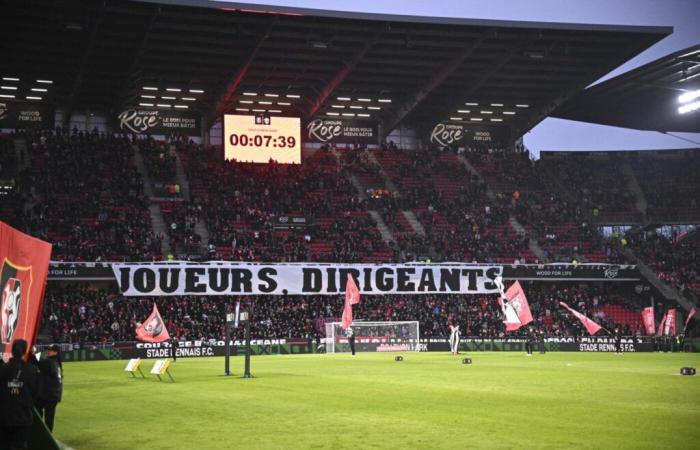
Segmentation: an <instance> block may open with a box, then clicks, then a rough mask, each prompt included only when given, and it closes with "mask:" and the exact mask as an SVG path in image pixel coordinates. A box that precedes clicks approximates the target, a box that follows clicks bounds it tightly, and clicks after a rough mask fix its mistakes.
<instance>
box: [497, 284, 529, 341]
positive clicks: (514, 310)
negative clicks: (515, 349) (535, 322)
mask: <svg viewBox="0 0 700 450" xmlns="http://www.w3.org/2000/svg"><path fill="white" fill-rule="evenodd" d="M505 299H506V300H507V302H505V303H504V302H503V301H502V300H501V307H502V308H503V313H504V314H505V316H506V320H504V321H503V323H505V324H506V331H515V330H517V329H518V328H520V327H522V326H523V325H527V324H528V323H530V322H532V313H530V305H529V304H528V302H527V297H526V296H525V292H524V291H523V288H522V286H520V283H519V282H517V281H516V282H515V283H513V284H512V285H511V286H510V287H509V288H508V290H507V291H506V298H505Z"/></svg>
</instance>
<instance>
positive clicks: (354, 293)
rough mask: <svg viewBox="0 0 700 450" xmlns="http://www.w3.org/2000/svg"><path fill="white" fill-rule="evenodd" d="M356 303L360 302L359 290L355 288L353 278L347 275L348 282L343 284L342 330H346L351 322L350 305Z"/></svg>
mask: <svg viewBox="0 0 700 450" xmlns="http://www.w3.org/2000/svg"><path fill="white" fill-rule="evenodd" d="M358 303H360V290H359V289H358V288H357V285H356V284H355V280H354V279H353V278H352V277H351V276H350V275H348V282H347V283H346V285H345V306H344V307H343V319H342V327H343V330H347V328H348V327H349V326H350V324H351V323H352V305H356V304H358Z"/></svg>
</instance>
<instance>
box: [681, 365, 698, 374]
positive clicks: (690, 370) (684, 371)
mask: <svg viewBox="0 0 700 450" xmlns="http://www.w3.org/2000/svg"><path fill="white" fill-rule="evenodd" d="M681 375H695V367H681Z"/></svg>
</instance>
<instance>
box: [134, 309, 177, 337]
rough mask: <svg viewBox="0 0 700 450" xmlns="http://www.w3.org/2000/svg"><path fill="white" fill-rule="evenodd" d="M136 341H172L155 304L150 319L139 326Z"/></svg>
mask: <svg viewBox="0 0 700 450" xmlns="http://www.w3.org/2000/svg"><path fill="white" fill-rule="evenodd" d="M136 339H138V340H139V341H144V342H164V341H167V340H169V339H170V333H168V329H167V328H166V327H165V323H164V322H163V318H162V317H161V316H160V313H159V312H158V307H157V306H156V304H155V303H154V304H153V310H152V311H151V315H150V316H148V319H146V320H145V321H144V323H142V324H137V326H136Z"/></svg>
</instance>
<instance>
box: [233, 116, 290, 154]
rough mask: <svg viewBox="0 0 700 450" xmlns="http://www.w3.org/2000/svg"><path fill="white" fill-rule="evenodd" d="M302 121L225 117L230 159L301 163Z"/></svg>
mask: <svg viewBox="0 0 700 450" xmlns="http://www.w3.org/2000/svg"><path fill="white" fill-rule="evenodd" d="M300 135H301V120H300V119H299V118H298V117H276V116H268V115H257V116H241V115H232V114H226V115H224V155H225V157H226V159H227V160H231V159H235V160H236V161H241V162H256V163H267V162H270V160H273V161H277V162H279V163H284V164H300V163H301V142H300Z"/></svg>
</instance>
